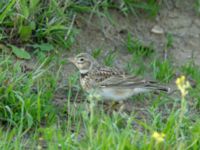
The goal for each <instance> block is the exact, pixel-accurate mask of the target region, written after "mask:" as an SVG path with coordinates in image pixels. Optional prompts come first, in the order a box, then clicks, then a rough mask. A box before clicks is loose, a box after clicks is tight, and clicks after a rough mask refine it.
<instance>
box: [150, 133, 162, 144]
mask: <svg viewBox="0 0 200 150" xmlns="http://www.w3.org/2000/svg"><path fill="white" fill-rule="evenodd" d="M152 137H153V138H154V139H155V140H156V141H157V142H158V143H160V142H163V141H164V137H165V134H164V133H158V132H156V131H155V132H153V134H152Z"/></svg>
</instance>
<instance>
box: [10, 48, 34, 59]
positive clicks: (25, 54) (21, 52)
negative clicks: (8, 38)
mask: <svg viewBox="0 0 200 150" xmlns="http://www.w3.org/2000/svg"><path fill="white" fill-rule="evenodd" d="M10 47H11V48H12V52H13V53H14V54H15V55H16V56H17V57H18V58H21V59H31V55H30V54H29V53H28V52H27V51H25V49H23V48H18V47H16V46H14V45H10Z"/></svg>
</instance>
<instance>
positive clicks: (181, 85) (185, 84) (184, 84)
mask: <svg viewBox="0 0 200 150" xmlns="http://www.w3.org/2000/svg"><path fill="white" fill-rule="evenodd" d="M176 85H177V87H178V89H179V90H180V92H181V96H182V97H183V98H184V97H185V96H186V95H187V94H188V91H187V89H188V88H189V87H190V83H189V81H186V79H185V76H181V77H179V78H177V79H176Z"/></svg>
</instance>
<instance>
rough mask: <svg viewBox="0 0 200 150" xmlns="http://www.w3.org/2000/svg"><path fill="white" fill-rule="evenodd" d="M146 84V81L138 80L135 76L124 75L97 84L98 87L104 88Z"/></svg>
mask: <svg viewBox="0 0 200 150" xmlns="http://www.w3.org/2000/svg"><path fill="white" fill-rule="evenodd" d="M146 83H147V81H146V80H143V79H141V78H138V77H136V76H125V75H113V76H110V77H109V78H107V79H105V80H103V81H102V82H99V86H104V87H132V86H135V87H136V86H138V87H139V86H142V85H143V86H144V85H145V84H146Z"/></svg>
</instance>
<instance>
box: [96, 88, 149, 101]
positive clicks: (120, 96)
mask: <svg viewBox="0 0 200 150" xmlns="http://www.w3.org/2000/svg"><path fill="white" fill-rule="evenodd" d="M148 91H149V90H148V89H144V88H134V89H124V88H120V89H118V88H117V89H115V88H114V89H113V88H102V89H101V90H97V91H96V93H97V94H99V95H100V96H101V97H102V99H104V100H115V101H120V100H125V99H127V98H129V97H131V96H133V95H136V94H139V93H143V92H148Z"/></svg>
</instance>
